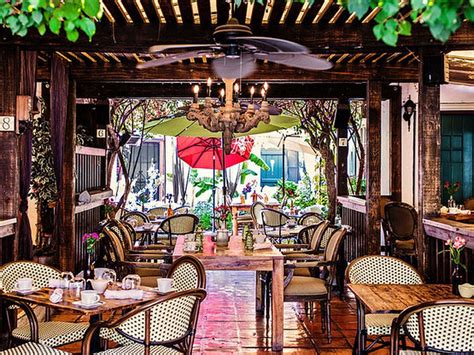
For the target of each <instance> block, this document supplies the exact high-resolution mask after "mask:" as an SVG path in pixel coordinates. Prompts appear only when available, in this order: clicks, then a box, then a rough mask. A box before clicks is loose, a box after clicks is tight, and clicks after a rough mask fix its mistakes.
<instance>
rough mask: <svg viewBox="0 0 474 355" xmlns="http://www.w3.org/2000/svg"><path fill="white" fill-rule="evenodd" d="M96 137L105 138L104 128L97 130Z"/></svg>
mask: <svg viewBox="0 0 474 355" xmlns="http://www.w3.org/2000/svg"><path fill="white" fill-rule="evenodd" d="M97 138H105V129H98V130H97Z"/></svg>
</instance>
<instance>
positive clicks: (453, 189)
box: [444, 181, 461, 196]
mask: <svg viewBox="0 0 474 355" xmlns="http://www.w3.org/2000/svg"><path fill="white" fill-rule="evenodd" d="M444 188H445V189H446V191H447V192H448V194H449V195H450V196H453V195H454V194H455V193H456V192H458V191H459V189H460V188H461V183H460V182H459V181H456V182H455V183H454V184H451V183H450V182H449V181H445V182H444Z"/></svg>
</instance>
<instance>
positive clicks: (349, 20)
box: [346, 12, 357, 23]
mask: <svg viewBox="0 0 474 355" xmlns="http://www.w3.org/2000/svg"><path fill="white" fill-rule="evenodd" d="M356 18H357V15H356V13H355V12H353V13H352V14H350V16H349V17H348V18H347V20H346V23H352V22H354V20H355V19H356Z"/></svg>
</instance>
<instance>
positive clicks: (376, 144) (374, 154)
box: [365, 80, 382, 255]
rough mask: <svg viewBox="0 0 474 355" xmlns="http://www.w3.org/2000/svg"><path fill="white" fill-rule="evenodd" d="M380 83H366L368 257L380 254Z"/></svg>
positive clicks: (373, 81)
mask: <svg viewBox="0 0 474 355" xmlns="http://www.w3.org/2000/svg"><path fill="white" fill-rule="evenodd" d="M381 114H382V83H381V82H380V81H375V80H369V81H368V82H367V141H366V148H365V149H366V152H365V153H366V155H365V156H366V161H365V171H366V173H365V177H366V181H367V183H366V186H367V188H366V202H367V213H366V216H365V218H366V220H365V222H366V233H367V238H368V243H367V244H368V253H369V255H378V254H380V186H381V184H380V175H381V171H380V167H381V144H380V142H381V133H382V132H381Z"/></svg>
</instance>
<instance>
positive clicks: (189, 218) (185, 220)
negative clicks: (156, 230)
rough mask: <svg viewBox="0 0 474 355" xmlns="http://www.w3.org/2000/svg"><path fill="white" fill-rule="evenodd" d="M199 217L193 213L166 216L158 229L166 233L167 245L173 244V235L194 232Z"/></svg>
mask: <svg viewBox="0 0 474 355" xmlns="http://www.w3.org/2000/svg"><path fill="white" fill-rule="evenodd" d="M198 223H199V218H198V217H197V216H195V215H193V214H189V213H188V214H179V215H176V216H171V217H168V218H166V219H165V220H164V221H163V222H161V224H160V229H161V230H162V231H163V232H165V233H166V234H167V235H168V239H169V245H173V236H175V235H181V234H188V233H194V230H195V229H196V226H197V225H198Z"/></svg>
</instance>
